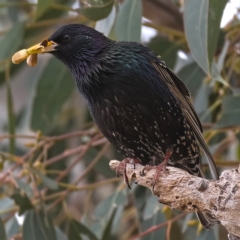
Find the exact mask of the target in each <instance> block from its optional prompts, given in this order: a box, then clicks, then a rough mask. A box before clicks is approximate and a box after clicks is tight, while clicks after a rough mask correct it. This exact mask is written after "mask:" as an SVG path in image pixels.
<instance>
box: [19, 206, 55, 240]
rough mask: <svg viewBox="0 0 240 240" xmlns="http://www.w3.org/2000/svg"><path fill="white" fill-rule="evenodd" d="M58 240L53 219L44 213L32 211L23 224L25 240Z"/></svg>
mask: <svg viewBox="0 0 240 240" xmlns="http://www.w3.org/2000/svg"><path fill="white" fill-rule="evenodd" d="M50 239H51V240H56V234H55V230H54V227H53V224H52V221H51V219H50V218H49V217H48V216H47V215H46V214H44V213H43V212H42V211H40V212H37V211H36V210H30V211H29V212H27V214H26V216H25V220H24V223H23V240H50Z"/></svg>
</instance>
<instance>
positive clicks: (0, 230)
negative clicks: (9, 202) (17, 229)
mask: <svg viewBox="0 0 240 240" xmlns="http://www.w3.org/2000/svg"><path fill="white" fill-rule="evenodd" d="M0 239H1V240H7V236H6V231H5V227H4V224H3V222H2V219H1V218H0Z"/></svg>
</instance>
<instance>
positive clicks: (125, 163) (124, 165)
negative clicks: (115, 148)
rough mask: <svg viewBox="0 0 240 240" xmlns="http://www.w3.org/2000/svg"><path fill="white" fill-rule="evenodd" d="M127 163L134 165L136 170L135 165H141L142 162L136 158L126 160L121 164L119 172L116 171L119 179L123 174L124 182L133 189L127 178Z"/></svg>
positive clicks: (118, 168)
mask: <svg viewBox="0 0 240 240" xmlns="http://www.w3.org/2000/svg"><path fill="white" fill-rule="evenodd" d="M127 163H131V164H133V165H134V168H135V164H137V163H140V161H139V160H138V159H136V158H125V159H123V160H122V161H121V162H120V163H119V165H118V167H117V170H116V174H117V177H119V174H120V173H122V174H123V178H124V182H125V183H126V184H127V186H128V187H129V189H131V187H130V184H129V181H128V177H127V171H126V166H127Z"/></svg>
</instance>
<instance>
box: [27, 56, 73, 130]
mask: <svg viewBox="0 0 240 240" xmlns="http://www.w3.org/2000/svg"><path fill="white" fill-rule="evenodd" d="M74 89H75V86H74V84H73V81H72V77H71V74H70V72H69V70H68V69H67V68H66V67H64V66H63V64H62V63H61V62H60V61H58V60H57V59H51V60H50V61H49V62H48V64H47V66H46V68H45V69H44V71H43V72H42V75H41V77H40V79H39V81H38V85H37V88H36V93H35V97H34V102H33V105H32V114H31V115H32V116H31V128H32V129H33V130H36V131H37V130H39V129H41V131H42V132H43V133H44V134H47V133H49V131H50V130H52V129H53V128H54V125H55V124H56V122H57V120H58V119H57V118H58V116H59V112H60V111H61V109H62V106H63V104H64V103H65V102H66V101H67V100H68V98H69V97H70V95H71V94H72V92H73V91H74Z"/></svg>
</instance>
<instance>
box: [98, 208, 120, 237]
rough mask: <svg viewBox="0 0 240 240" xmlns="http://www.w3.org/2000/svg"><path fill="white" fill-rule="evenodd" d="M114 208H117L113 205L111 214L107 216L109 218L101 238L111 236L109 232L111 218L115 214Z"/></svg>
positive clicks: (111, 222)
mask: <svg viewBox="0 0 240 240" xmlns="http://www.w3.org/2000/svg"><path fill="white" fill-rule="evenodd" d="M116 210H117V206H114V208H113V209H112V214H111V215H110V217H109V220H108V222H107V224H106V226H105V228H104V230H103V235H102V238H101V240H105V239H110V238H111V232H112V225H113V220H114V217H115V214H116Z"/></svg>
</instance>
